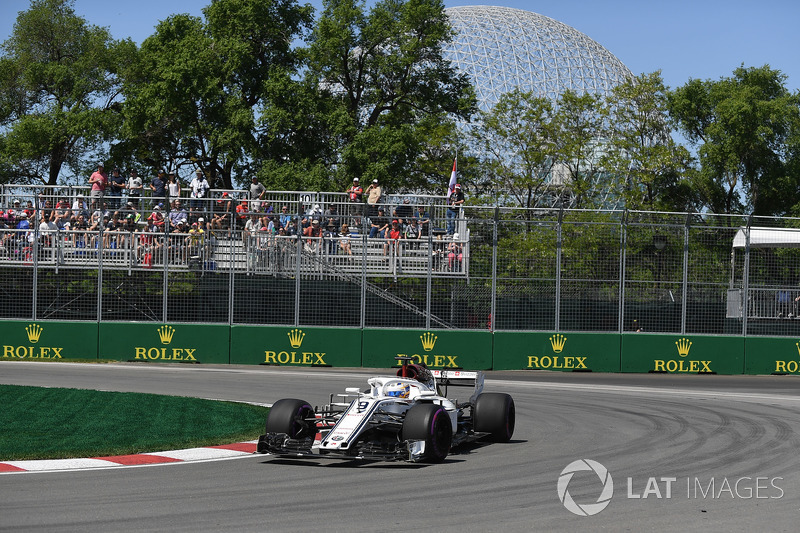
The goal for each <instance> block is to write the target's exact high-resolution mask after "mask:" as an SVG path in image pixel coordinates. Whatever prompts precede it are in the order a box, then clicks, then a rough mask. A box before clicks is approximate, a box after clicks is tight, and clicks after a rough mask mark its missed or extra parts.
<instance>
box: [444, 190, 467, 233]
mask: <svg viewBox="0 0 800 533" xmlns="http://www.w3.org/2000/svg"><path fill="white" fill-rule="evenodd" d="M462 205H464V193H463V192H461V185H459V184H458V183H456V186H455V187H454V189H453V194H451V195H450V197H449V198H448V199H447V213H446V214H447V234H448V235H452V234H453V233H455V231H456V222H455V219H456V218H458V212H459V210H460V209H461V206H462Z"/></svg>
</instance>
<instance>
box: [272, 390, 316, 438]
mask: <svg viewBox="0 0 800 533" xmlns="http://www.w3.org/2000/svg"><path fill="white" fill-rule="evenodd" d="M266 432H267V433H286V435H288V436H289V438H290V439H307V438H309V437H311V438H314V436H315V435H316V434H317V424H316V422H315V421H314V408H313V407H311V405H309V403H308V402H305V401H303V400H296V399H293V398H287V399H284V400H278V401H277V402H275V403H274V404H273V405H272V407H271V408H270V410H269V413H268V414H267V427H266Z"/></svg>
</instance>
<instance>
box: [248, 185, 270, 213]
mask: <svg viewBox="0 0 800 533" xmlns="http://www.w3.org/2000/svg"><path fill="white" fill-rule="evenodd" d="M266 192H267V189H266V188H265V187H264V184H263V183H261V182H260V181H258V178H257V177H256V176H253V177H252V178H251V179H250V211H251V212H254V213H258V212H260V211H261V200H263V199H264V194H265V193H266Z"/></svg>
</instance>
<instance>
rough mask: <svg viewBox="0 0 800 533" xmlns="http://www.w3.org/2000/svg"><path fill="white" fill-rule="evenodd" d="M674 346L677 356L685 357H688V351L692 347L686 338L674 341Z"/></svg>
mask: <svg viewBox="0 0 800 533" xmlns="http://www.w3.org/2000/svg"><path fill="white" fill-rule="evenodd" d="M675 346H677V347H678V355H680V356H681V357H686V356H687V355H689V349H690V348H691V347H692V341H690V340H689V339H687V338H681V339H678V340H677V341H675Z"/></svg>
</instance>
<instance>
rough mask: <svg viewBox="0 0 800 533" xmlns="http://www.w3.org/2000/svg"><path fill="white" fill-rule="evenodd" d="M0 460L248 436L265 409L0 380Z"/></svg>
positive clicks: (152, 448) (258, 424)
mask: <svg viewBox="0 0 800 533" xmlns="http://www.w3.org/2000/svg"><path fill="white" fill-rule="evenodd" d="M0 398H3V399H4V400H5V401H4V402H3V409H2V410H0V428H2V431H0V461H10V460H23V459H64V458H69V457H98V456H105V455H126V454H132V453H142V452H154V451H163V450H171V449H180V448H193V447H198V446H209V445H215V444H226V443H230V442H238V441H245V440H253V439H255V438H258V435H259V434H260V433H262V432H263V429H264V420H265V419H266V414H267V412H268V409H267V408H266V407H259V406H255V405H248V404H242V403H234V402H221V401H213V400H201V399H197V398H183V397H178V396H161V395H156V394H136V393H130V392H100V391H91V390H81V389H61V388H41V387H23V386H17V385H0Z"/></svg>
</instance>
